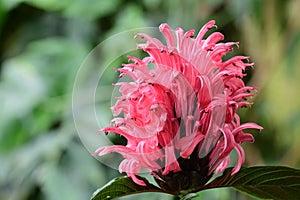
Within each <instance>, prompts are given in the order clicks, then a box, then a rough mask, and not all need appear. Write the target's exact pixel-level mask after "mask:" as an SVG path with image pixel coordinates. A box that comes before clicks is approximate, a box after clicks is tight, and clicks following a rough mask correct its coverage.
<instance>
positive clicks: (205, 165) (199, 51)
mask: <svg viewBox="0 0 300 200" xmlns="http://www.w3.org/2000/svg"><path fill="white" fill-rule="evenodd" d="M214 26H215V21H210V22H208V23H207V24H206V25H204V26H203V28H202V29H201V30H200V32H199V33H198V35H197V36H196V37H195V38H193V37H194V30H190V31H187V32H184V31H183V30H182V29H181V28H177V29H176V30H175V33H173V31H172V30H171V28H170V27H169V26H168V25H167V24H161V25H160V27H159V30H160V32H161V33H162V34H163V35H164V37H165V39H166V43H167V45H164V44H163V43H162V42H160V41H159V40H158V39H156V38H153V37H151V36H149V35H146V34H137V36H138V37H141V38H144V39H146V43H144V44H138V48H140V49H142V50H143V51H145V52H146V53H147V54H148V55H149V56H148V57H145V58H143V59H139V58H134V57H128V58H129V61H130V63H129V64H123V67H122V68H120V69H118V71H119V72H120V73H121V74H120V76H128V77H130V78H131V79H132V81H131V82H121V83H117V84H116V85H117V86H119V87H120V89H119V90H120V92H121V93H122V96H121V97H119V98H118V100H117V102H116V104H115V106H113V107H112V111H113V114H114V116H116V118H114V119H113V120H112V122H113V126H111V127H106V128H103V129H102V130H101V131H103V132H106V133H107V132H110V133H115V134H119V135H122V136H124V137H125V138H126V139H127V144H126V146H122V145H113V146H104V147H100V148H99V149H97V150H96V151H95V153H94V155H99V156H102V155H105V154H108V153H111V152H116V153H119V154H121V155H122V156H123V157H124V160H123V161H122V162H121V163H120V165H119V171H120V172H126V173H127V175H128V176H129V177H131V178H132V179H133V181H134V182H136V183H137V184H139V185H145V183H144V181H143V180H140V179H139V178H138V177H137V176H136V175H137V174H139V173H140V171H141V169H142V168H144V169H147V170H149V171H150V172H151V174H152V175H153V176H154V177H155V179H156V180H157V182H158V184H159V185H160V186H161V187H164V188H167V189H169V190H181V189H186V188H188V187H190V185H191V184H205V183H206V182H207V181H208V179H209V178H210V177H211V175H212V173H213V172H215V173H218V172H221V171H223V170H224V169H225V168H226V167H227V166H228V165H229V164H230V157H229V155H230V152H231V151H232V150H234V149H235V150H236V151H237V154H238V158H237V161H236V164H235V167H234V168H233V171H232V174H234V173H236V172H238V171H239V169H240V168H241V166H242V164H243V163H244V161H245V153H244V150H243V148H242V147H241V144H242V143H244V142H253V141H254V138H253V136H252V135H251V134H248V133H244V132H243V130H244V129H248V128H254V129H262V127H260V126H258V125H257V124H255V123H245V124H240V118H239V116H238V114H237V113H236V111H237V109H239V108H241V107H245V106H249V105H251V104H252V103H249V102H247V101H246V99H247V98H248V97H251V96H253V95H254V94H253V92H251V91H256V90H257V89H256V88H253V87H249V86H245V84H244V82H243V80H242V78H243V77H244V76H246V74H245V73H244V70H245V68H246V67H248V66H253V63H248V62H247V61H248V57H246V56H235V57H233V58H231V59H229V60H226V61H223V59H222V58H223V56H224V55H226V54H227V53H229V52H232V50H233V46H236V45H238V43H237V42H227V43H218V42H219V41H220V40H222V39H223V35H222V34H221V33H219V32H215V33H212V34H211V35H209V36H208V37H207V38H206V39H204V38H203V37H204V35H205V34H206V33H207V31H208V30H210V29H211V28H213V27H214ZM149 64H152V65H153V66H154V68H150V67H149ZM121 114H122V115H121ZM120 115H121V116H122V117H118V116H120ZM189 176H190V177H191V176H192V177H194V178H192V180H190V181H188V180H186V177H189ZM174 177H177V178H178V177H180V180H181V183H180V184H177V186H172V184H169V183H168V182H170V181H171V182H172V181H174V180H175V178H174ZM195 177H196V178H195ZM194 179H195V180H194ZM184 180H186V181H187V184H185V185H184V184H183V183H184V182H185V181H184ZM191 181H192V182H193V183H190V182H191ZM182 182H183V183H182ZM195 182H196V183H195ZM173 185H174V184H173ZM175 185H176V184H175ZM174 187H175V188H174Z"/></svg>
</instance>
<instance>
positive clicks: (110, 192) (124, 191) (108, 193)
mask: <svg viewBox="0 0 300 200" xmlns="http://www.w3.org/2000/svg"><path fill="white" fill-rule="evenodd" d="M139 178H141V177H139ZM143 180H144V182H145V183H146V186H140V185H137V184H136V183H134V182H133V181H132V179H131V178H129V177H127V176H125V177H118V178H115V179H113V180H111V181H110V182H109V183H107V184H106V185H105V186H103V187H102V188H99V189H98V190H97V191H95V192H94V194H93V196H92V198H91V199H92V200H102V199H115V198H118V197H122V196H126V195H131V194H137V193H143V192H162V190H161V189H159V188H158V187H156V186H154V185H152V184H150V183H149V182H148V181H147V180H146V179H143Z"/></svg>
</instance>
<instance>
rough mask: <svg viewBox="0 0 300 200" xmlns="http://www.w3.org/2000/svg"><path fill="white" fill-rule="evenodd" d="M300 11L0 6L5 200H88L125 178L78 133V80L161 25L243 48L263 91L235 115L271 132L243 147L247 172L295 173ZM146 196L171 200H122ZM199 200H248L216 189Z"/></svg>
mask: <svg viewBox="0 0 300 200" xmlns="http://www.w3.org/2000/svg"><path fill="white" fill-rule="evenodd" d="M299 8H300V1H299V0H224V1H222V0H198V1H197V0H187V1H183V0H182V1H180V0H127V1H122V0H66V1H61V0H0V103H1V104H0V108H1V109H0V200H2V199H3V200H7V199H8V200H36V199H37V200H39V199H41V200H42V199H43V200H44V199H45V200H57V199H65V200H82V199H89V197H90V195H91V194H92V192H93V191H94V190H95V189H97V188H98V187H101V186H103V185H104V184H105V183H106V182H108V181H109V180H110V179H112V178H114V177H116V176H120V174H119V173H118V172H117V171H116V170H113V169H110V168H108V167H105V166H104V165H102V164H101V163H100V162H98V161H97V160H96V159H94V158H93V157H92V156H91V155H90V153H89V152H88V151H87V150H86V149H85V148H84V147H83V145H82V144H81V142H80V140H79V137H78V135H77V133H76V129H75V125H74V122H73V117H72V88H73V84H74V80H75V76H76V72H77V70H78V69H79V67H80V65H81V63H82V62H83V60H84V58H85V57H86V56H87V55H88V53H89V52H90V51H91V50H92V49H93V48H94V47H95V46H96V45H97V44H99V43H100V42H101V41H103V40H105V39H106V38H108V37H110V36H111V35H113V34H115V33H118V32H120V31H124V30H129V29H132V28H141V27H149V26H155V27H157V26H158V25H159V24H160V23H162V22H167V23H169V24H170V26H171V27H172V28H174V29H175V28H176V27H178V26H180V27H182V28H184V29H185V30H188V29H196V31H198V30H199V29H200V28H201V26H202V25H203V24H204V23H206V22H207V21H208V20H211V19H215V20H216V21H217V24H218V31H220V32H222V33H223V34H225V41H240V48H239V49H235V52H234V54H243V55H250V56H251V61H253V62H255V69H254V70H248V71H247V73H248V75H249V76H248V77H247V78H246V79H245V81H246V82H247V83H248V84H249V85H252V86H256V87H259V88H260V91H259V93H258V94H257V96H256V98H255V104H254V106H253V107H252V108H251V109H243V110H241V111H239V113H240V115H241V117H242V120H243V121H254V122H257V123H258V124H260V125H262V126H263V127H264V128H265V129H264V130H263V131H262V132H261V133H257V132H255V133H254V134H255V138H256V142H255V143H254V144H245V145H244V147H245V149H246V157H247V161H246V165H247V166H253V165H288V166H291V167H298V168H299V167H300V155H299V152H300V134H299V133H300V92H299V87H300V12H299ZM123 42H124V43H123V44H122V45H126V41H123ZM113 51H114V49H113V48H110V49H107V52H106V54H108V55H109V54H110V52H113ZM115 67H119V66H115ZM111 73H114V72H113V71H112V72H111ZM108 118H109V116H108ZM95 132H96V130H95ZM141 196H142V197H145V198H147V199H173V197H171V196H168V195H161V194H142V195H140V196H131V197H126V198H122V199H139V198H141ZM198 199H211V200H214V199H225V200H226V199H228V200H229V199H251V198H249V197H246V196H244V195H242V194H239V193H237V192H235V191H233V190H231V189H220V190H211V191H205V192H202V193H200V195H199V198H198Z"/></svg>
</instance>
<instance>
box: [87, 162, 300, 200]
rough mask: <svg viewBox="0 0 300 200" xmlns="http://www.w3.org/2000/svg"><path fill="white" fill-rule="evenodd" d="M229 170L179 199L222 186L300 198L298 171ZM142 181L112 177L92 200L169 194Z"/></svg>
mask: <svg viewBox="0 0 300 200" xmlns="http://www.w3.org/2000/svg"><path fill="white" fill-rule="evenodd" d="M231 171H232V168H228V169H226V170H225V171H224V173H223V175H222V176H220V177H218V178H216V179H214V180H213V181H212V182H210V183H209V184H207V185H205V186H199V187H198V188H197V187H196V188H194V191H192V192H191V193H190V194H187V195H185V196H183V197H182V198H181V200H186V199H194V198H197V194H196V193H195V192H198V191H202V190H207V189H213V188H221V187H231V188H234V189H236V190H238V191H241V192H243V193H245V194H247V195H251V196H253V197H256V198H260V199H274V200H281V199H299V198H300V170H297V169H292V168H288V167H279V166H262V167H250V168H243V169H241V170H240V171H239V172H238V173H237V174H235V175H233V176H231ZM139 178H141V177H139ZM143 180H144V181H145V183H146V186H140V185H137V184H136V183H134V182H133V181H132V180H131V179H130V178H128V177H119V178H115V179H113V180H112V181H110V182H109V183H108V184H106V185H105V186H103V187H102V188H99V189H98V190H96V191H95V192H94V194H93V196H92V198H91V199H92V200H102V199H115V198H118V197H122V196H126V195H131V194H136V193H144V192H162V193H168V191H164V190H163V189H160V188H157V187H156V186H154V185H152V184H150V183H149V182H148V181H147V180H145V179H143Z"/></svg>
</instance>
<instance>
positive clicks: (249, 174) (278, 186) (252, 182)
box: [203, 166, 300, 200]
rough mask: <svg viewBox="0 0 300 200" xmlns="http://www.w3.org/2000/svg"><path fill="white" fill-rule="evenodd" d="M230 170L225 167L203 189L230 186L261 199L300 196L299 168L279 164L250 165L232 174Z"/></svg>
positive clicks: (279, 199)
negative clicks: (221, 172) (220, 173)
mask: <svg viewBox="0 0 300 200" xmlns="http://www.w3.org/2000/svg"><path fill="white" fill-rule="evenodd" d="M231 170H232V169H230V168H228V169H226V170H225V171H224V173H223V175H222V176H221V177H218V178H216V179H215V180H213V181H212V182H211V183H209V184H208V185H206V186H205V187H204V188H203V189H210V188H219V187H232V188H234V189H237V190H239V191H241V192H244V193H246V194H248V195H251V196H254V197H257V198H261V199H274V200H281V199H299V198H300V170H297V169H293V168H288V167H280V166H262V167H250V168H243V169H241V170H240V171H239V172H238V173H237V174H235V175H233V176H231Z"/></svg>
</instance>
